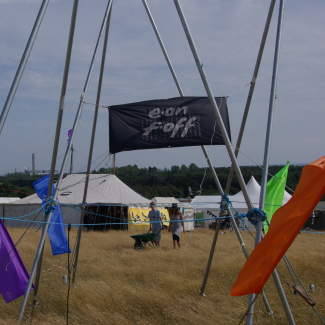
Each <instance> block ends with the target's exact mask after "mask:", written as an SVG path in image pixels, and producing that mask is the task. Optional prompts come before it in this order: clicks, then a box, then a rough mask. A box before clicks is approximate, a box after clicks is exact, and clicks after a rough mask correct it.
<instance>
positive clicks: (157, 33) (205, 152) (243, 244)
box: [142, 0, 275, 315]
mask: <svg viewBox="0 0 325 325" xmlns="http://www.w3.org/2000/svg"><path fill="white" fill-rule="evenodd" d="M273 1H275V0H273ZM142 2H143V4H144V7H145V9H146V11H147V14H148V17H149V20H150V22H151V25H152V27H153V29H154V32H155V34H156V37H157V39H158V42H159V45H160V47H161V50H162V52H163V54H164V56H165V59H166V61H167V64H168V67H169V70H170V72H171V74H172V76H173V79H174V81H175V84H176V86H177V89H178V91H179V94H180V95H181V96H182V97H183V96H184V93H183V90H182V87H181V85H180V83H179V81H178V78H177V76H176V73H175V70H174V68H173V65H172V63H171V61H170V59H169V56H168V54H167V50H166V48H165V46H164V43H163V41H162V39H161V37H160V34H159V31H158V28H157V26H156V24H155V22H154V19H153V17H152V14H151V12H150V10H149V7H148V4H147V2H146V0H142ZM273 7H274V6H273ZM272 12H273V10H272ZM201 148H202V151H203V153H204V155H205V158H206V160H207V162H208V165H209V167H210V170H211V173H212V176H213V178H214V181H215V183H216V185H217V188H218V191H219V192H220V193H222V194H223V189H222V187H221V184H220V182H219V179H218V176H217V174H216V171H215V169H214V168H213V165H212V163H211V160H210V158H209V155H208V153H207V151H206V149H205V147H204V146H201ZM228 214H229V215H230V216H232V212H231V210H230V209H228ZM221 216H222V212H221ZM230 220H231V223H232V225H233V228H234V229H235V232H236V235H237V237H238V240H239V242H240V245H241V247H242V250H243V252H244V254H245V256H246V258H248V256H249V254H248V251H247V249H246V246H245V243H244V240H243V238H242V236H241V234H240V232H239V229H238V227H237V224H236V222H235V221H234V219H233V218H230ZM220 226H221V222H220V224H219V223H218V225H217V227H216V230H215V234H214V237H213V241H212V246H211V250H210V255H209V259H208V263H207V267H206V271H205V275H204V279H203V283H202V286H201V290H200V294H202V295H204V290H205V286H206V282H207V279H208V275H209V271H210V266H211V262H212V258H213V254H214V250H215V246H216V243H217V239H218V235H219V230H220ZM263 300H264V303H265V306H266V308H267V309H268V313H269V315H273V312H272V310H271V308H270V305H269V303H268V301H267V299H266V296H265V294H264V293H263Z"/></svg>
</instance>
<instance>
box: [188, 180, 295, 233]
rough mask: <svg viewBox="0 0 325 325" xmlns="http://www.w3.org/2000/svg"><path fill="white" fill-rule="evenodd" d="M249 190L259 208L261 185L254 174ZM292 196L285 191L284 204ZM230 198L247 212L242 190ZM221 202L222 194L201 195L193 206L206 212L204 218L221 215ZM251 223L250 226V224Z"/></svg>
mask: <svg viewBox="0 0 325 325" xmlns="http://www.w3.org/2000/svg"><path fill="white" fill-rule="evenodd" d="M247 191H248V193H249V196H250V198H251V200H252V203H253V205H254V207H256V208H258V204H259V199H260V192H261V186H260V185H259V184H258V183H257V181H256V179H255V178H254V177H253V176H252V177H251V179H250V180H249V182H248V183H247ZM290 198H291V195H290V194H289V193H288V192H287V191H285V192H284V198H283V204H285V203H287V202H288V201H289V200H290ZM229 200H230V201H231V202H232V205H233V207H234V209H235V210H236V211H238V212H239V213H247V212H248V208H247V205H246V201H245V198H244V195H243V192H242V191H240V192H238V193H237V194H235V195H230V196H229ZM220 202H221V196H220V195H205V196H203V195H200V196H196V197H195V198H194V199H193V201H192V202H191V206H192V207H193V208H194V209H195V210H197V211H203V212H204V218H211V217H212V215H211V214H213V215H215V216H219V212H220ZM211 223H212V220H206V221H205V224H206V226H209V225H210V224H211ZM249 225H250V226H249ZM246 226H249V227H250V228H249V229H250V230H251V229H252V230H255V228H253V227H252V226H251V224H250V223H249V222H248V221H247V222H246Z"/></svg>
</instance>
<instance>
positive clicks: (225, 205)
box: [220, 194, 232, 211]
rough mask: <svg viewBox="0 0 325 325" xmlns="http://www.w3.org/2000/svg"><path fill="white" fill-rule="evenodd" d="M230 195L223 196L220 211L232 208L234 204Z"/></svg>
mask: <svg viewBox="0 0 325 325" xmlns="http://www.w3.org/2000/svg"><path fill="white" fill-rule="evenodd" d="M228 195H229V194H223V195H222V198H221V202H220V210H222V211H227V210H228V209H229V207H231V208H232V204H231V202H230V200H229V197H228Z"/></svg>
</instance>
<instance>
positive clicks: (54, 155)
mask: <svg viewBox="0 0 325 325" xmlns="http://www.w3.org/2000/svg"><path fill="white" fill-rule="evenodd" d="M78 4H79V0H74V3H73V8H72V15H71V23H70V32H69V40H68V46H67V53H66V58H65V65H64V73H63V80H62V87H61V96H60V105H59V112H58V118H57V123H56V133H55V138H54V145H53V153H52V162H51V171H50V179H49V187H48V190H47V197H51V193H52V186H51V185H50V184H53V181H54V174H55V164H56V158H57V154H58V146H59V139H60V131H61V123H62V116H63V109H64V100H65V95H66V90H67V83H68V76H69V68H70V60H71V52H72V45H73V38H74V30H75V26H76V19H77V12H78ZM44 228H45V225H43V229H42V231H44ZM42 260H43V249H42V252H41V255H40V258H39V261H38V265H37V272H36V279H35V289H34V293H33V305H36V302H37V295H38V287H39V281H40V276H41V267H42Z"/></svg>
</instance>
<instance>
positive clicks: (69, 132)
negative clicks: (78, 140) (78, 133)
mask: <svg viewBox="0 0 325 325" xmlns="http://www.w3.org/2000/svg"><path fill="white" fill-rule="evenodd" d="M71 133H72V129H71V130H69V131H68V139H70V137H71Z"/></svg>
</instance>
